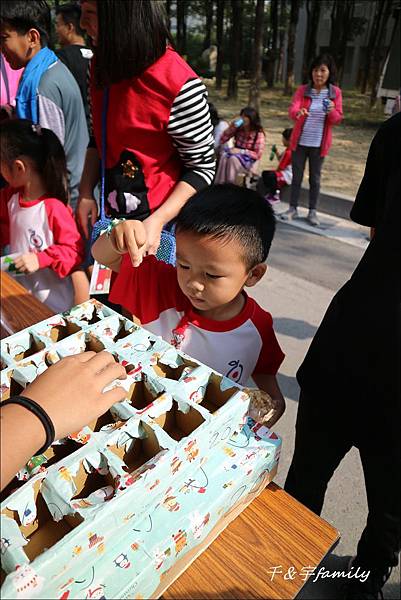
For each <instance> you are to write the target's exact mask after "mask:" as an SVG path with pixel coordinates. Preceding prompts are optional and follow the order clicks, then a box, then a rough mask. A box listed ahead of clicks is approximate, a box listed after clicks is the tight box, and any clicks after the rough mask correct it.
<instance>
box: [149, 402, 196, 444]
mask: <svg viewBox="0 0 401 600" xmlns="http://www.w3.org/2000/svg"><path fill="white" fill-rule="evenodd" d="M153 421H154V422H155V423H157V425H159V426H160V427H162V428H163V429H164V431H166V432H167V433H168V434H169V436H170V437H171V438H173V440H175V441H176V442H179V441H180V440H182V438H184V437H187V436H188V435H191V433H192V432H193V431H195V429H196V428H197V427H199V426H200V425H202V423H204V422H205V419H204V418H203V417H202V415H201V414H200V413H199V412H198V411H197V410H196V409H195V408H193V407H192V406H191V407H190V409H189V411H188V412H187V413H184V412H182V411H180V410H179V408H178V405H177V403H176V402H173V407H172V409H171V410H169V411H168V412H166V413H163V414H162V415H160V416H159V417H156V418H155V419H153Z"/></svg>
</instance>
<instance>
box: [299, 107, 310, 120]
mask: <svg viewBox="0 0 401 600" xmlns="http://www.w3.org/2000/svg"><path fill="white" fill-rule="evenodd" d="M296 117H297V119H300V118H301V117H309V112H308V109H306V108H301V109H300V110H299V111H298V112H297V114H296Z"/></svg>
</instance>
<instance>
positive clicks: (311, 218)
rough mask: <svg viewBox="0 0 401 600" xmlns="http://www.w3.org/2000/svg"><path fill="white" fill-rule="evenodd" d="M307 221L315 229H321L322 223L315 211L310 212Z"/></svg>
mask: <svg viewBox="0 0 401 600" xmlns="http://www.w3.org/2000/svg"><path fill="white" fill-rule="evenodd" d="M306 220H307V221H308V222H309V224H310V225H313V227H319V225H320V221H319V219H318V218H317V214H316V211H315V210H314V209H311V210H309V212H308V216H307V217H306Z"/></svg>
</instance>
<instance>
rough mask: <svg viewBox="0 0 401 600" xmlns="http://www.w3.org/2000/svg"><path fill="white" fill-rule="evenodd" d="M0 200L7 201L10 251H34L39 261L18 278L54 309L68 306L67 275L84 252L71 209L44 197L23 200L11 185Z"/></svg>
mask: <svg viewBox="0 0 401 600" xmlns="http://www.w3.org/2000/svg"><path fill="white" fill-rule="evenodd" d="M1 202H7V209H8V210H7V213H8V214H7V217H8V229H9V231H8V233H9V243H10V253H11V254H25V253H27V252H35V253H36V255H37V257H38V261H39V270H38V271H36V272H35V273H30V274H27V275H18V281H19V282H20V283H21V284H22V285H23V286H24V287H26V288H27V289H28V290H29V291H30V292H31V293H32V294H33V295H34V296H36V297H37V298H38V299H39V300H40V301H41V302H44V303H45V304H47V305H48V306H49V307H50V308H51V309H52V310H54V312H56V313H58V312H63V311H65V310H67V309H69V308H71V306H72V305H73V304H74V290H73V286H72V282H71V277H69V275H70V273H71V272H72V271H73V270H74V268H76V267H77V266H78V265H80V264H81V262H82V260H83V252H84V248H83V242H82V239H81V236H80V234H79V231H78V229H77V226H76V223H75V220H74V217H73V213H72V210H71V208H70V207H69V206H65V205H64V204H63V203H62V202H61V201H60V200H57V199H56V198H49V197H47V196H41V197H40V198H38V199H37V200H32V201H30V202H26V201H24V200H23V199H22V198H21V196H20V193H19V192H18V191H16V190H12V189H11V188H7V189H4V190H2V194H1ZM6 225H7V224H6Z"/></svg>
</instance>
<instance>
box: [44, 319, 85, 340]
mask: <svg viewBox="0 0 401 600" xmlns="http://www.w3.org/2000/svg"><path fill="white" fill-rule="evenodd" d="M78 331H81V327H79V325H77V324H76V323H72V322H71V321H66V324H65V325H54V326H53V327H50V328H49V331H48V332H47V333H48V336H49V337H50V339H51V340H52V342H55V343H56V342H60V341H61V340H64V339H65V338H66V337H69V336H70V335H74V333H78Z"/></svg>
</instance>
